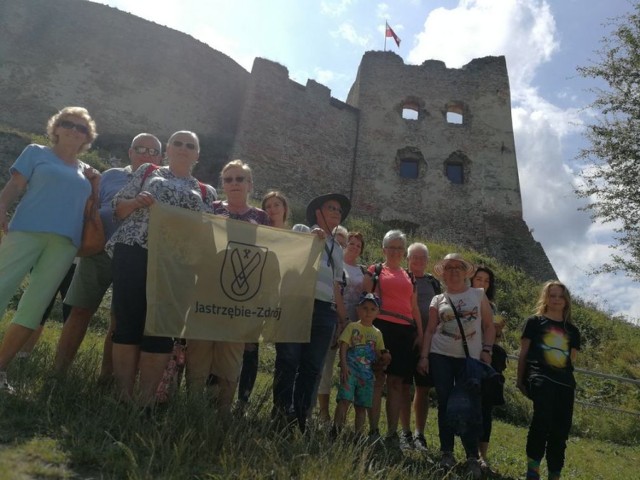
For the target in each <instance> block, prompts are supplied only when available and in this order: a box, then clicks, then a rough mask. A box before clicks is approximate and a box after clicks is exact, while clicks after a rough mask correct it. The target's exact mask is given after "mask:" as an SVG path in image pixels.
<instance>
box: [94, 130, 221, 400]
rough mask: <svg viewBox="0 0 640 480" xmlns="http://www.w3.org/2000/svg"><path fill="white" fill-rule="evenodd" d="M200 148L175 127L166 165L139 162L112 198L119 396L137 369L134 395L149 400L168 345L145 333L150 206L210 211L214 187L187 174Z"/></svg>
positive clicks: (110, 248) (129, 393) (128, 390)
mask: <svg viewBox="0 0 640 480" xmlns="http://www.w3.org/2000/svg"><path fill="white" fill-rule="evenodd" d="M199 154H200V144H199V141H198V137H197V135H196V134H195V133H193V132H188V131H179V132H176V133H174V134H173V135H171V137H170V138H169V141H168V142H167V149H166V155H167V160H168V166H166V167H157V166H153V165H151V164H146V165H142V166H141V167H140V168H139V169H138V170H137V171H136V173H135V174H134V175H133V177H132V178H131V181H130V182H129V183H128V184H127V185H126V186H125V187H124V188H123V189H122V190H121V191H120V192H119V193H118V194H117V195H116V196H115V197H114V199H113V206H114V211H115V215H116V217H118V218H119V219H122V224H121V226H120V228H119V229H118V230H117V231H116V233H115V234H114V235H113V236H112V237H111V239H110V240H109V242H108V243H107V247H106V250H107V252H109V253H110V254H111V255H112V256H113V264H112V265H113V309H114V312H115V317H116V328H115V331H114V333H113V374H114V377H115V380H116V384H117V389H118V392H119V395H120V398H121V399H123V400H125V401H132V400H133V398H134V393H133V392H134V386H135V380H136V374H137V373H138V371H139V372H140V379H139V397H137V400H138V401H139V402H140V404H141V405H143V406H146V405H149V404H150V403H151V402H152V401H153V399H154V395H155V391H156V388H157V386H158V383H159V382H160V380H161V379H162V374H163V372H164V369H165V367H166V365H167V361H168V359H169V355H170V353H171V351H172V349H173V340H172V339H171V338H168V337H152V336H145V335H144V324H145V318H146V311H147V301H146V280H147V248H148V247H147V241H148V228H149V207H150V206H151V205H152V204H153V203H155V202H160V203H162V204H165V205H173V206H176V207H181V208H186V209H189V210H194V211H209V212H210V211H212V209H213V202H214V201H215V200H216V196H217V194H216V191H215V189H214V188H213V187H211V186H210V185H204V184H201V183H200V182H198V180H196V179H195V178H194V177H193V176H192V175H191V171H192V170H193V166H194V165H195V164H196V163H197V161H198V156H199Z"/></svg>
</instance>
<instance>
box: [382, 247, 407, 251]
mask: <svg viewBox="0 0 640 480" xmlns="http://www.w3.org/2000/svg"><path fill="white" fill-rule="evenodd" d="M384 248H385V250H391V251H392V252H401V251H403V250H404V247H384Z"/></svg>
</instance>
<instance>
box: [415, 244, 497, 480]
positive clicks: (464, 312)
mask: <svg viewBox="0 0 640 480" xmlns="http://www.w3.org/2000/svg"><path fill="white" fill-rule="evenodd" d="M433 271H434V273H435V274H436V275H437V276H438V277H440V278H442V281H443V282H444V284H445V287H446V293H441V294H440V295H436V296H435V297H433V300H431V305H430V307H429V322H428V324H427V331H426V332H425V335H424V342H423V344H422V350H421V353H420V360H419V362H418V369H419V370H420V371H422V372H423V373H429V374H431V378H432V379H433V383H434V386H435V389H436V393H437V394H438V436H439V439H440V452H441V459H440V466H441V467H442V468H446V469H451V468H453V467H454V466H455V465H456V459H455V457H454V456H453V446H454V439H455V431H454V427H453V426H452V425H451V424H450V423H449V422H448V421H447V418H446V412H447V404H448V401H449V397H450V395H451V393H452V391H453V387H454V385H455V384H457V383H460V382H464V381H465V380H466V357H467V356H470V357H473V358H475V359H479V360H481V361H483V362H484V363H486V364H487V365H490V364H491V352H492V350H493V342H494V339H495V329H494V326H493V313H492V311H491V305H490V304H489V300H488V299H487V296H486V295H485V293H484V290H483V289H482V288H472V287H469V286H468V285H467V279H469V278H470V277H471V276H472V275H473V272H474V271H475V268H474V266H473V265H472V264H471V263H469V262H467V261H466V260H465V259H464V258H463V257H462V255H460V254H458V253H450V254H448V255H447V256H445V257H444V259H443V260H441V261H439V262H438V263H437V264H436V265H435V267H434V269H433ZM467 395H469V399H470V401H471V403H472V404H475V405H477V407H478V408H477V409H476V410H477V417H478V418H475V419H474V418H471V419H469V421H467V422H466V428H465V429H464V433H463V434H462V435H461V440H462V445H463V446H464V449H465V452H466V455H467V463H466V469H467V473H468V474H469V475H471V476H472V477H473V478H480V477H481V475H482V471H481V468H480V463H479V461H478V441H479V436H480V425H481V422H482V414H481V413H480V408H479V407H480V390H479V389H478V392H471V391H468V392H467ZM473 414H474V413H473V412H471V415H473Z"/></svg>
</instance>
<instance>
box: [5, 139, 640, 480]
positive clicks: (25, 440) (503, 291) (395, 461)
mask: <svg viewBox="0 0 640 480" xmlns="http://www.w3.org/2000/svg"><path fill="white" fill-rule="evenodd" d="M6 138H12V139H13V140H12V142H15V145H19V144H20V142H22V144H23V146H24V145H26V144H27V143H29V142H30V141H32V140H31V137H25V136H22V134H19V133H16V132H8V131H6V130H5V131H4V133H2V138H0V169H2V175H3V178H5V175H6V172H7V169H8V165H7V161H8V162H12V161H13V159H15V155H16V154H15V153H13V154H11V155H13V157H12V158H11V159H10V160H9V159H8V156H9V153H7V152H6V151H5V150H3V148H2V145H4V144H5V143H6V142H4V139H6ZM15 148H17V149H18V153H19V151H20V150H21V148H23V147H19V146H16V147H15ZM9 165H10V163H9ZM294 207H295V208H294V222H295V221H301V220H302V218H303V209H302V206H294ZM346 223H347V227H348V228H349V229H350V230H358V231H360V232H362V233H363V235H364V237H365V241H366V247H365V251H364V253H363V259H362V261H363V263H367V264H370V263H374V262H376V261H378V260H380V259H381V257H382V251H381V239H382V237H383V236H384V233H385V232H386V231H387V230H388V229H389V228H397V227H400V228H402V227H403V225H388V224H382V223H380V222H378V221H375V220H373V219H362V218H357V217H355V216H354V217H352V218H350V219H349V220H348V221H347V222H346ZM409 235H410V241H425V239H419V238H412V237H411V232H409ZM425 243H426V244H427V245H428V246H429V249H430V252H431V264H433V263H435V261H437V260H438V259H440V258H442V257H443V256H444V255H446V254H447V253H449V252H453V251H458V252H460V253H462V254H464V255H465V257H466V258H468V259H469V260H471V261H473V262H475V263H478V264H480V263H482V264H485V265H487V266H489V267H490V268H492V269H493V270H494V271H495V272H496V276H497V279H498V294H497V304H498V308H499V309H500V310H501V311H504V312H505V313H506V319H507V331H506V338H505V341H504V344H505V347H506V348H507V350H508V352H509V353H512V354H517V349H518V345H519V334H520V331H521V328H522V326H523V324H524V320H525V318H526V317H528V316H529V315H530V314H531V313H532V311H533V306H534V303H535V300H536V298H537V295H538V291H539V288H540V285H539V284H538V283H536V282H535V281H534V280H532V279H531V278H530V277H529V276H527V275H526V274H525V273H524V272H522V271H519V270H516V269H514V268H511V267H509V266H506V265H502V264H500V263H498V262H497V261H495V260H494V259H492V258H488V257H486V256H483V255H480V254H478V253H476V252H472V251H466V250H463V249H461V248H459V247H456V246H454V245H444V244H435V243H431V242H429V241H428V239H426V241H425ZM108 301H109V299H108V298H107V299H105V302H103V305H102V307H101V309H100V310H99V312H98V314H97V316H96V319H95V321H94V322H93V324H92V325H91V327H90V331H89V334H88V337H87V339H86V340H85V343H84V344H83V346H82V349H81V352H80V354H79V357H78V359H77V361H76V363H75V364H74V366H73V368H72V370H71V371H70V373H69V375H68V376H67V377H66V378H63V379H60V378H54V377H52V368H51V367H52V363H53V355H54V350H55V345H56V342H57V339H58V336H59V334H60V329H61V324H60V323H59V322H57V321H55V319H54V321H50V322H49V324H48V327H47V328H46V331H45V334H44V335H43V338H42V340H41V342H40V344H39V345H38V346H37V347H36V350H35V352H34V354H33V355H32V356H31V357H30V358H29V359H27V360H23V361H14V362H13V364H12V365H11V367H10V371H9V374H10V377H11V380H12V383H13V384H14V386H15V387H16V389H17V394H16V395H14V396H6V395H0V480H5V479H22V478H24V479H31V478H50V479H58V478H114V479H121V478H129V479H152V478H153V479H155V478H198V479H217V478H234V479H256V478H273V479H292V478H295V479H316V478H322V479H324V478H326V479H334V478H345V477H346V478H354V479H359V478H362V479H364V478H367V479H369V478H373V479H377V478H380V479H382V478H384V479H387V478H389V479H396V478H397V479H400V478H402V479H428V478H434V479H435V478H443V475H444V472H441V471H438V470H436V469H435V466H434V465H435V464H434V461H436V460H437V458H438V452H437V444H438V441H437V427H436V422H435V418H436V412H435V408H433V409H432V410H431V412H430V413H429V421H428V431H427V439H428V442H429V453H428V454H427V455H421V454H419V453H417V452H409V453H405V454H402V453H400V452H396V451H388V450H385V449H384V447H382V446H380V445H376V446H370V445H366V444H364V443H355V442H354V440H353V438H351V437H350V436H349V435H348V432H347V434H345V435H343V436H342V437H339V438H338V439H337V440H335V441H333V440H331V439H330V438H329V436H328V434H327V429H326V428H324V427H323V426H322V425H319V424H315V423H314V424H313V425H312V428H311V429H310V431H308V432H307V434H305V435H304V436H302V435H300V434H299V432H297V431H292V432H288V433H285V434H282V433H277V432H275V431H274V430H273V429H272V428H271V424H270V422H269V411H270V408H271V396H270V386H271V378H272V374H273V363H274V356H275V353H274V349H273V346H272V345H269V344H265V345H263V346H262V348H261V358H260V370H259V379H258V386H257V388H256V391H255V392H254V396H253V398H252V402H251V405H250V408H249V410H248V412H247V416H246V417H244V418H236V419H234V420H231V421H229V420H228V419H223V418H219V417H218V416H217V415H216V413H215V411H214V410H213V409H212V408H210V406H209V405H208V404H207V402H206V401H205V400H203V399H201V398H188V397H187V396H186V393H185V392H184V391H183V390H181V391H180V392H179V393H178V395H177V396H176V397H175V398H174V401H173V402H172V403H171V404H170V405H169V406H168V407H167V408H166V409H165V410H162V411H159V412H156V413H154V414H152V415H149V414H148V413H146V412H140V411H134V410H132V409H131V408H130V407H127V406H125V405H122V404H120V403H118V402H117V401H115V400H114V399H113V398H112V397H111V395H109V392H108V389H106V388H105V387H102V386H100V385H98V383H97V381H96V377H97V371H98V369H99V362H100V355H101V349H102V346H101V342H102V339H103V337H104V334H105V332H106V329H107V322H108V305H109V303H108ZM55 311H56V315H58V316H59V313H57V312H59V309H58V308H56V310H55ZM573 312H574V321H575V323H576V325H577V326H578V327H579V328H580V330H581V332H582V335H583V348H582V351H581V352H580V354H579V355H578V361H577V366H578V367H580V368H584V369H587V370H594V371H598V372H603V373H609V374H612V375H617V376H623V377H629V378H639V377H640V330H639V329H638V327H636V326H634V325H631V324H629V323H626V322H625V321H623V319H621V318H612V317H610V316H609V315H606V314H605V313H603V312H600V311H598V310H596V309H594V308H592V306H590V305H589V304H588V302H584V301H582V300H580V299H575V303H574V305H573ZM12 315H13V312H12V311H11V310H9V311H8V312H7V314H6V315H5V317H4V319H3V320H2V321H1V322H0V336H1V335H2V334H3V332H4V330H5V328H6V325H7V323H8V322H9V320H10V318H11V316H12ZM506 375H507V385H506V399H507V404H506V405H505V406H504V407H501V408H499V409H497V411H496V417H497V419H496V422H495V427H494V434H493V438H492V446H491V460H492V465H493V467H494V469H495V470H496V471H497V472H498V474H496V475H495V476H494V477H493V478H503V479H515V478H522V477H523V474H524V471H525V466H524V457H525V454H524V444H525V441H526V432H527V428H526V427H527V425H528V422H529V418H530V414H531V405H530V402H529V401H528V400H526V399H525V398H524V397H523V396H522V395H521V394H519V393H518V392H517V391H516V389H515V385H514V384H515V362H513V361H512V362H511V363H510V364H509V367H508V369H507V372H506ZM577 380H578V390H577V399H578V401H579V402H581V403H579V404H578V405H577V406H576V412H575V415H574V427H573V430H572V436H571V439H570V442H569V447H568V451H567V457H568V461H567V466H566V469H565V471H564V475H563V478H572V479H581V480H582V479H608V478H616V479H632V478H637V467H636V465H637V464H638V461H640V449H639V448H638V447H637V445H638V441H639V439H640V422H638V418H637V416H635V415H632V414H629V413H622V411H631V412H640V394H639V389H638V387H637V386H635V385H632V384H628V383H620V382H617V381H614V380H611V379H604V378H597V377H592V376H587V375H583V374H580V373H578V374H577ZM611 408H615V409H617V410H611ZM381 425H382V426H383V428H384V425H385V422H384V419H383V420H382V422H381ZM457 448H460V444H459V442H457ZM457 456H458V458H462V453H461V451H459V452H458V455H457ZM446 478H455V477H454V476H452V475H449V476H447V477H446Z"/></svg>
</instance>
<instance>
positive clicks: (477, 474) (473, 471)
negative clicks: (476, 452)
mask: <svg viewBox="0 0 640 480" xmlns="http://www.w3.org/2000/svg"><path fill="white" fill-rule="evenodd" d="M464 473H465V475H466V476H467V478H473V479H474V480H479V479H480V478H482V469H481V468H480V462H479V461H478V459H477V458H467V461H466V462H465V468H464Z"/></svg>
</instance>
